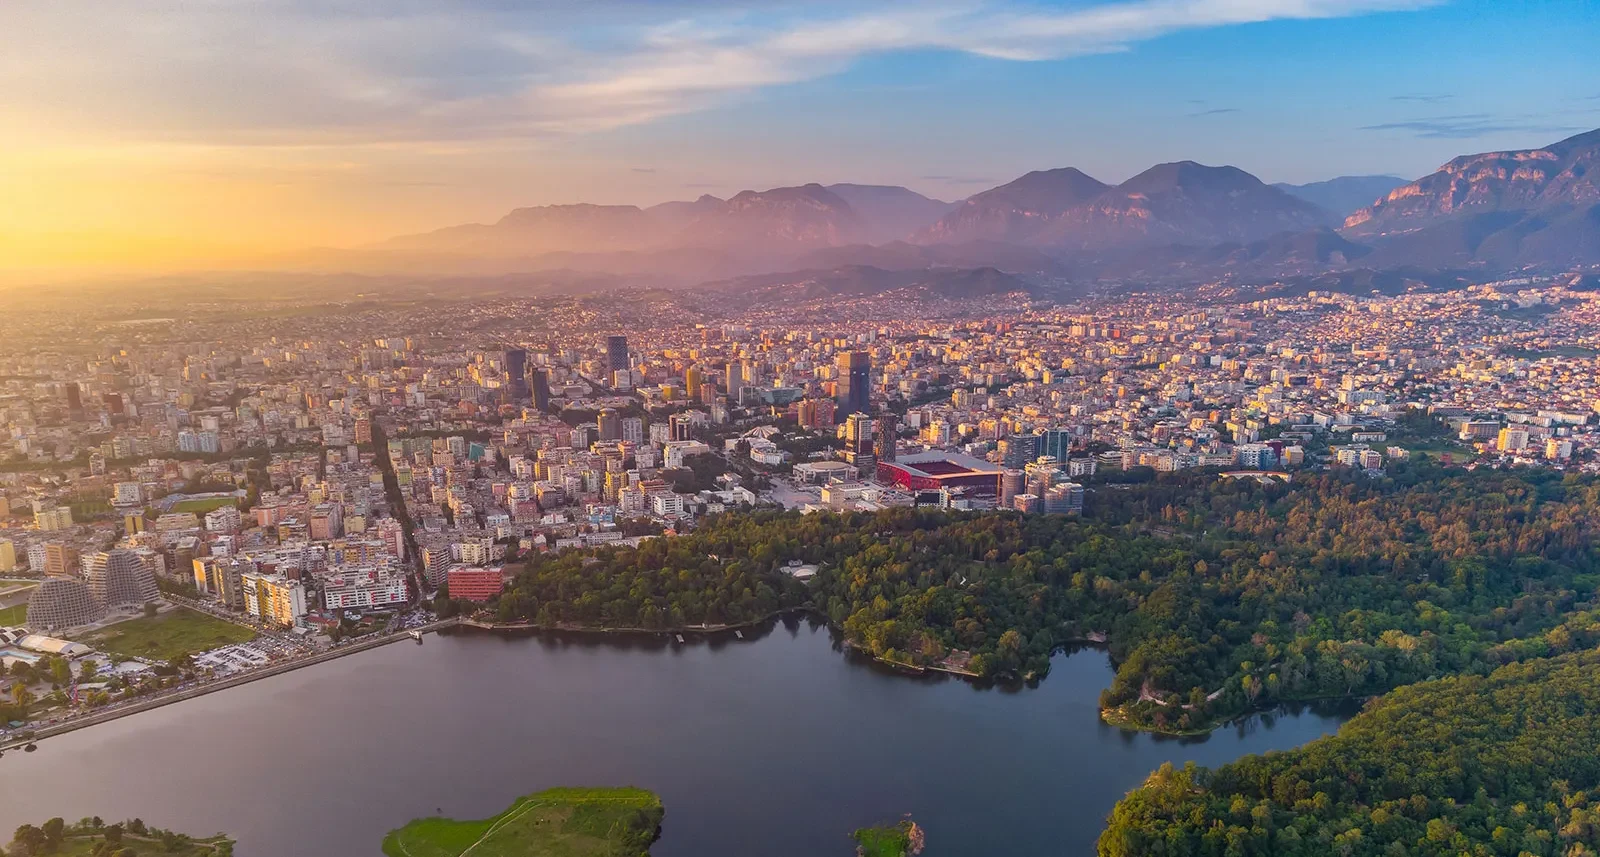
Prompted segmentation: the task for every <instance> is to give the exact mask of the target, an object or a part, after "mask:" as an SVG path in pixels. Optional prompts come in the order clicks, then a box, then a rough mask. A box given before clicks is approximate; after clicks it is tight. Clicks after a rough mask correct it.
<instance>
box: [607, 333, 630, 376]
mask: <svg viewBox="0 0 1600 857" xmlns="http://www.w3.org/2000/svg"><path fill="white" fill-rule="evenodd" d="M629 368H631V367H630V366H629V362H628V337H626V336H608V337H606V371H607V373H608V374H612V375H614V374H615V373H617V372H625V371H627V370H628V369H629Z"/></svg>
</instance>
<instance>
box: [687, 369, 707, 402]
mask: <svg viewBox="0 0 1600 857" xmlns="http://www.w3.org/2000/svg"><path fill="white" fill-rule="evenodd" d="M702 381H703V379H702V378H701V376H700V367H699V366H690V367H689V368H688V369H685V370H683V389H684V392H685V393H687V394H688V395H689V398H690V399H691V400H693V401H696V402H698V401H700V384H701V383H702Z"/></svg>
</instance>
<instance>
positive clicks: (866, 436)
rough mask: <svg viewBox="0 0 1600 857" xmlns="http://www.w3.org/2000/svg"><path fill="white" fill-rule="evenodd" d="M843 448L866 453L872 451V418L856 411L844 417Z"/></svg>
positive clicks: (856, 452) (857, 453) (847, 450)
mask: <svg viewBox="0 0 1600 857" xmlns="http://www.w3.org/2000/svg"><path fill="white" fill-rule="evenodd" d="M844 448H845V451H846V452H852V453H855V454H856V455H866V454H869V453H871V452H872V418H871V417H869V416H867V415H866V414H863V413H860V412H857V413H853V414H851V415H850V416H848V417H846V418H845V421H844Z"/></svg>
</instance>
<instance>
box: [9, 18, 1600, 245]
mask: <svg viewBox="0 0 1600 857" xmlns="http://www.w3.org/2000/svg"><path fill="white" fill-rule="evenodd" d="M0 33H3V34H5V37H4V45H5V47H4V50H0V201H3V202H4V204H3V205H0V270H7V269H9V270H12V271H16V270H39V271H44V270H123V269H127V270H168V269H181V268H194V267H202V268H203V267H214V266H228V265H250V266H257V267H259V266H262V265H266V264H270V263H271V260H273V259H275V258H278V257H279V254H287V253H292V252H294V251H298V250H301V249H304V248H307V247H317V246H341V247H348V246H360V245H362V244H365V243H369V242H374V241H378V240H381V239H383V238H386V237H390V236H393V235H397V234H405V233H410V232H418V231H425V230H429V229H434V228H438V227H442V226H447V225H451V224H455V223H463V222H492V221H494V220H495V219H498V218H499V217H500V216H502V215H503V214H504V213H505V212H507V211H509V210H510V209H512V208H514V207H517V206H526V205H542V204H551V203H567V202H580V201H582V202H596V203H633V204H641V205H643V204H652V203H656V202H662V201H666V200H669V199H686V198H694V197H696V196H699V195H701V194H704V193H711V194H716V195H719V196H726V195H729V194H731V193H734V192H737V191H739V190H741V189H745V188H756V189H764V188H768V187H776V186H782V185H788V184H798V183H803V182H808V181H818V182H823V183H830V182H838V181H853V182H863V183H875V184H901V185H905V186H907V187H910V188H912V189H914V190H917V191H919V192H922V193H925V194H928V195H930V196H934V197H937V198H941V199H959V198H962V197H965V196H968V195H970V194H973V193H976V192H978V191H981V190H984V189H986V188H988V187H991V186H994V185H996V184H1001V183H1004V182H1006V181H1009V180H1011V179H1013V178H1016V177H1017V176H1019V175H1021V174H1022V173H1024V172H1027V171H1029V170H1034V169H1048V168H1053V167H1062V166H1076V167H1078V168H1080V169H1083V170H1084V171H1086V172H1088V173H1089V174H1090V175H1093V176H1095V177H1097V178H1099V179H1101V180H1103V181H1108V182H1117V181H1121V180H1123V179H1126V178H1127V177H1129V176H1131V175H1134V174H1136V173H1138V172H1139V171H1141V170H1143V169H1145V168H1147V167H1149V166H1151V165H1153V164H1156V163H1160V162H1164V161H1172V160H1181V159H1192V160H1197V161H1200V162H1202V163H1209V164H1232V165H1235V166H1238V167H1241V168H1243V169H1245V170H1248V171H1250V172H1252V173H1254V174H1256V175H1258V176H1260V177H1261V178H1262V179H1264V180H1266V181H1290V182H1297V183H1298V182H1309V181H1316V180H1321V179H1326V178H1331V177H1333V176H1336V175H1348V174H1372V173H1391V174H1396V175H1400V176H1403V177H1406V178H1415V177H1418V176H1421V175H1423V174H1426V173H1427V172H1430V171H1431V170H1433V169H1434V168H1435V167H1437V166H1438V165H1439V164H1441V163H1443V162H1444V161H1446V160H1448V159H1449V158H1451V157H1454V156H1455V155H1458V154H1463V153H1469V152H1480V151H1491V150H1499V149H1512V148H1530V147H1537V146H1541V145H1545V144H1547V143H1550V142H1553V141H1555V140H1558V139H1561V138H1563V137H1567V136H1571V135H1572V134H1574V133H1578V132H1580V131H1584V130H1588V129H1592V128H1595V127H1600V50H1596V49H1595V45H1596V44H1600V3H1596V2H1594V0H1543V2H1538V3H1508V2H1504V0H1053V2H1052V1H1050V0H918V2H897V1H896V0H891V1H890V2H885V0H853V2H842V3H835V2H807V3H799V2H781V1H780V0H765V2H732V0H633V2H630V0H524V1H523V2H513V0H448V2H439V0H279V1H278V2H256V0H117V2H114V3H106V2H103V0H4V2H0Z"/></svg>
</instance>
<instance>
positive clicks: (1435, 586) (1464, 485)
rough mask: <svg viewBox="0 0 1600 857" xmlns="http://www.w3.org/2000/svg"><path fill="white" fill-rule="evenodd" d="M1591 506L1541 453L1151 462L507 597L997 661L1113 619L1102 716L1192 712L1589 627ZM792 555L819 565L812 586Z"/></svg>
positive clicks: (603, 620) (585, 567) (1597, 500)
mask: <svg viewBox="0 0 1600 857" xmlns="http://www.w3.org/2000/svg"><path fill="white" fill-rule="evenodd" d="M1597 526H1600V482H1597V481H1596V480H1594V479H1592V478H1586V477H1579V476H1576V475H1563V474H1559V473H1554V472H1550V471H1493V470H1480V471H1474V472H1468V471H1465V470H1461V469H1445V468H1441V467H1439V466H1437V465H1435V464H1432V463H1429V462H1427V461H1421V462H1417V463H1414V464H1403V463H1402V464H1398V465H1396V466H1395V467H1393V468H1391V470H1390V471H1389V473H1388V475H1387V476H1385V477H1382V478H1371V477H1368V476H1365V475H1361V474H1356V473H1351V472H1347V471H1329V472H1325V473H1307V474H1302V475H1299V476H1297V478H1296V479H1295V481H1294V482H1293V483H1292V484H1288V485H1285V484H1282V483H1272V484H1262V483H1258V482H1256V481H1255V480H1250V479H1242V480H1235V479H1227V478H1219V477H1218V476H1217V475H1215V474H1204V473H1193V474H1161V475H1160V476H1159V477H1158V478H1154V479H1151V480H1150V481H1147V482H1141V483H1138V484H1099V485H1095V486H1093V490H1091V492H1090V493H1089V499H1088V503H1087V506H1086V509H1085V512H1084V515H1083V516H1082V517H1081V518H1069V517H1064V516H1026V517H1025V516H1021V515H1019V514H1016V513H1010V512H1000V513H994V512H990V513H946V512H941V511H938V510H926V509H922V510H917V509H906V508H897V509H889V510H884V511H881V512H877V513H871V514H865V513H848V514H814V515H802V514H799V513H795V512H780V511H771V510H766V511H755V512H747V513H737V514H726V515H720V516H715V517H711V518H709V519H707V520H705V521H704V522H703V523H702V524H701V525H700V526H699V527H698V528H697V529H696V530H694V531H693V532H691V533H689V534H687V535H683V536H679V537H674V538H664V539H655V540H651V541H648V542H646V543H644V544H643V545H641V546H639V547H638V548H610V549H600V550H598V551H590V552H583V553H578V552H566V553H562V554H559V555H555V556H539V557H535V558H533V559H532V560H530V562H529V564H528V565H527V566H526V567H525V568H524V569H523V570H522V571H521V573H520V574H519V575H518V577H517V579H516V581H515V582H514V583H513V585H511V586H510V587H508V590H507V592H506V593H505V594H504V595H503V596H502V598H501V600H500V602H499V604H498V605H497V609H498V611H499V615H500V618H502V619H504V620H517V619H521V620H528V621H533V622H535V623H537V624H540V625H543V626H547V627H570V626H585V627H606V628H649V629H669V628H683V627H689V626H698V625H713V626H715V625H729V624H739V623H744V622H751V621H756V620H759V619H762V618H763V617H766V616H769V615H771V614H773V613H774V612H776V611H779V610H785V609H808V610H812V611H815V612H816V613H818V614H820V615H822V616H824V617H825V618H826V619H827V620H828V621H829V622H830V623H832V624H833V626H834V627H835V628H836V629H838V630H839V632H840V633H841V634H842V635H843V636H844V637H845V639H846V640H847V641H848V642H849V643H850V644H851V645H854V646H857V647H859V648H861V649H863V650H865V651H867V652H870V653H871V654H872V655H874V656H876V657H879V658H882V659H884V660H888V661H894V662H899V663H903V664H908V665H915V666H930V665H939V664H942V663H946V662H950V663H964V664H966V665H967V667H968V668H969V669H970V670H971V671H973V672H976V673H978V674H979V675H980V676H982V677H985V678H990V679H1005V680H1020V679H1028V678H1040V677H1043V676H1044V675H1045V674H1046V673H1047V672H1048V670H1049V658H1050V655H1051V654H1052V653H1053V652H1055V651H1056V650H1058V649H1059V648H1061V647H1063V646H1066V645H1070V644H1073V643H1076V642H1081V641H1083V640H1085V639H1089V638H1091V637H1093V638H1095V639H1100V638H1102V635H1103V638H1104V639H1105V640H1106V641H1107V643H1108V645H1109V647H1110V649H1111V654H1112V656H1113V660H1114V662H1115V663H1116V665H1117V673H1116V676H1115V679H1114V681H1113V682H1112V684H1111V686H1110V687H1108V688H1107V689H1106V690H1105V691H1104V693H1103V694H1102V700H1101V702H1102V709H1103V711H1104V714H1105V716H1106V718H1107V720H1109V721H1111V722H1114V723H1118V724H1121V725H1126V726H1130V727H1135V728H1142V729H1150V730H1156V731H1164V732H1176V733H1182V732H1195V731H1203V730H1206V729H1209V728H1212V727H1213V726H1215V725H1216V724H1217V723H1219V722H1221V721H1223V720H1225V719H1227V718H1231V717H1233V716H1237V715H1239V714H1241V713H1244V712H1247V711H1250V710H1254V709H1260V708H1265V707H1268V706H1271V705H1275V704H1278V703H1281V702H1288V701H1297V700H1309V699H1317V698H1329V697H1365V696H1370V695H1375V694H1380V693H1384V692H1386V691H1388V690H1391V689H1393V688H1396V687H1400V686H1402V685H1406V684H1411V683H1413V682H1418V681H1422V680H1426V679H1431V678H1437V677H1442V676H1448V675H1455V674H1472V675H1487V674H1488V673H1490V672H1491V671H1492V670H1493V669H1494V668H1496V667H1498V666H1501V665H1504V664H1508V663H1513V662H1519V661H1525V660H1529V659H1532V658H1538V657H1546V656H1552V655H1558V654H1561V653H1564V652H1569V651H1574V650H1578V649H1583V648H1589V647H1592V646H1594V645H1595V644H1596V643H1597V642H1600V604H1597V603H1596V589H1597V587H1600V566H1597V563H1596V553H1595V550H1594V548H1593V547H1592V545H1593V544H1594V540H1595V535H1596V533H1595V529H1596V527H1597ZM791 562H805V563H812V564H816V565H818V566H819V569H820V570H819V573H818V574H817V576H816V577H815V578H813V579H812V580H811V581H809V582H807V583H801V582H799V581H796V580H795V579H794V578H793V577H791V576H790V575H788V574H786V573H785V572H784V568H785V567H786V566H787V565H788V564H789V563H791ZM968 658H970V660H968Z"/></svg>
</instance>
